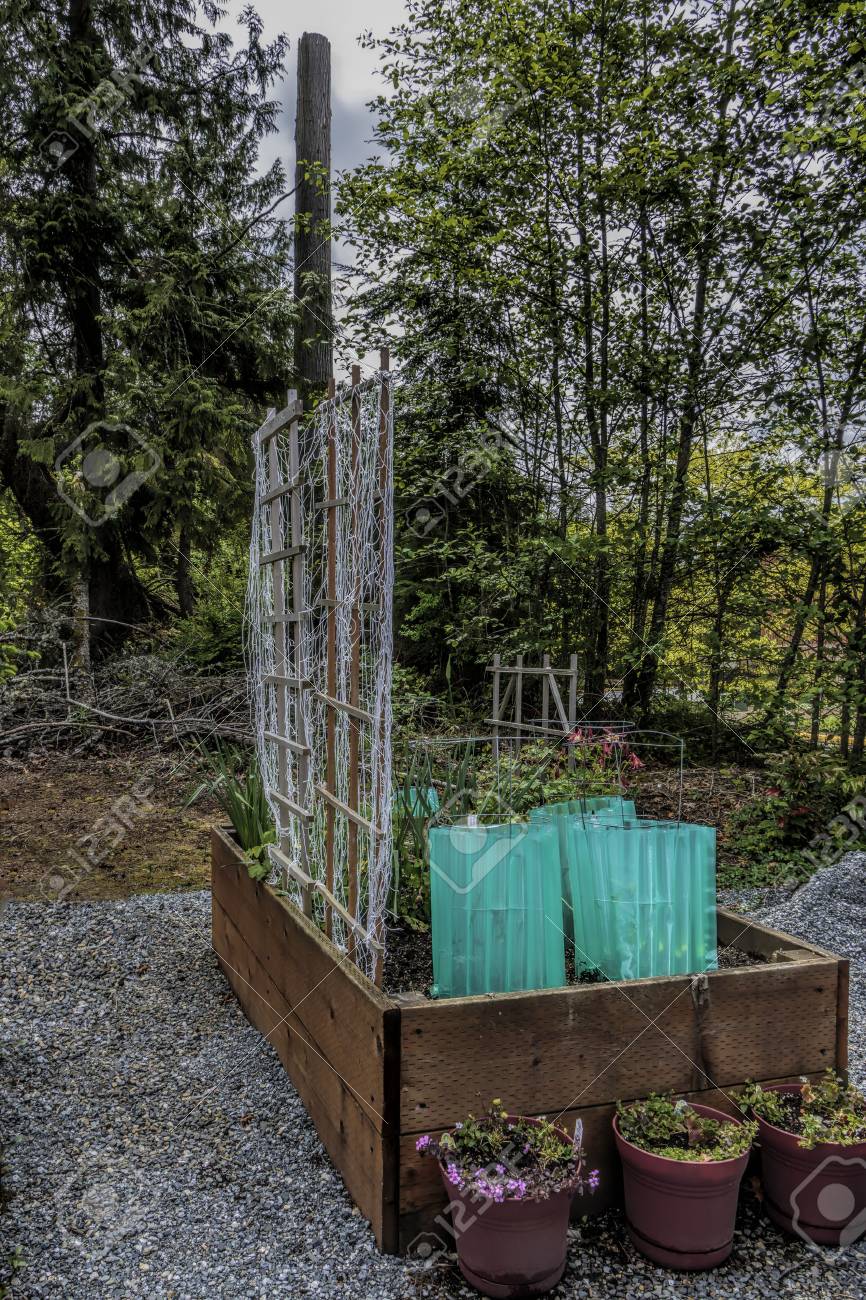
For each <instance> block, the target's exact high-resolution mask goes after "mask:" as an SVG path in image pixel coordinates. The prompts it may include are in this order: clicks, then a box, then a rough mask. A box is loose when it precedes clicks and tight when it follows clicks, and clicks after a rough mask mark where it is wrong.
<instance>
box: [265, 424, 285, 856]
mask: <svg viewBox="0 0 866 1300" xmlns="http://www.w3.org/2000/svg"><path fill="white" fill-rule="evenodd" d="M279 480H280V462H279V456H278V454H277V439H276V438H271V439H270V441H269V442H268V494H270V491H271V489H272V488H273V486H274V484H275V483H278V482H279ZM281 511H282V507H281V505H280V499H279V497H272V499H271V504H270V506H269V508H268V527H269V535H270V542H269V546H268V549H269V551H271V552H273V553H276V554H278V553H279V551H280V549H281V547H282V545H283V523H282V514H281ZM271 582H272V583H273V588H274V614H275V616H276V618H278V619H280V620H283V621H281V622H279V623H275V624H274V671H275V674H276V680H275V681H274V683H273V685H274V690H275V691H276V696H277V731H278V732H279V734H280V735H281V736H285V735H287V734H288V713H289V706H288V688H287V685H286V678H287V676H288V668H289V646H288V643H289V629H288V625H287V624H286V623H285V621H284V620H285V617H286V585H285V583H286V577H285V565H284V563H283V561H282V560H278V561H277V562H276V563H275V564H274V565H273V567H272V569H271ZM265 684H267V683H265ZM277 789H278V791H279V793H280V794H281V795H282V796H283V797H284V798H288V794H289V751H288V749H287V748H286V747H285V746H282V745H281V746H280V748H279V751H278V753H277ZM285 847H286V846H285V837H282V838H281V839H280V848H281V849H283V851H285Z"/></svg>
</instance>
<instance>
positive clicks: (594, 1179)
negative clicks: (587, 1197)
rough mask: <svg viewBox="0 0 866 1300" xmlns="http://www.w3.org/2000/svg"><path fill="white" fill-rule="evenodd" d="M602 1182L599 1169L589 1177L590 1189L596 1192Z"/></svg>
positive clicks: (594, 1170)
mask: <svg viewBox="0 0 866 1300" xmlns="http://www.w3.org/2000/svg"><path fill="white" fill-rule="evenodd" d="M600 1182H601V1178H600V1176H599V1172H598V1170H597V1169H593V1171H592V1173H591V1174H590V1175H589V1186H590V1189H591V1190H592V1191H593V1192H594V1191H595V1189H596V1187H598V1185H599V1183H600Z"/></svg>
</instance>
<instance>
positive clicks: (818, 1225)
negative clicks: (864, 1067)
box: [740, 1069, 866, 1246]
mask: <svg viewBox="0 0 866 1300" xmlns="http://www.w3.org/2000/svg"><path fill="white" fill-rule="evenodd" d="M740 1100H741V1103H742V1104H744V1105H746V1106H748V1107H749V1108H750V1109H751V1111H752V1114H753V1115H754V1116H755V1118H756V1119H757V1122H758V1137H759V1142H760V1147H761V1168H762V1175H763V1184H764V1203H765V1204H766V1207H767V1213H768V1214H769V1216H770V1218H771V1219H772V1220H773V1222H774V1223H776V1224H777V1225H778V1226H779V1227H780V1228H784V1229H785V1230H786V1231H787V1232H794V1233H796V1234H797V1235H798V1236H800V1237H803V1238H804V1240H806V1241H808V1242H812V1243H815V1244H817V1245H822V1246H847V1245H851V1244H852V1243H853V1242H855V1241H857V1240H858V1238H859V1237H861V1236H862V1235H863V1233H864V1232H866V1097H864V1095H863V1093H862V1092H859V1091H858V1090H857V1088H855V1087H853V1085H851V1084H849V1083H847V1082H846V1081H845V1080H844V1079H842V1078H840V1076H839V1075H837V1074H836V1073H835V1072H834V1071H833V1070H832V1069H830V1070H827V1072H826V1074H825V1075H824V1077H823V1078H822V1079H821V1080H820V1082H818V1083H811V1082H810V1081H809V1080H808V1079H803V1080H802V1081H801V1082H800V1083H793V1084H775V1085H773V1086H772V1087H769V1088H763V1087H761V1085H760V1084H757V1083H753V1084H750V1085H749V1087H748V1088H747V1089H746V1091H745V1092H744V1094H743V1096H742V1097H741V1099H740Z"/></svg>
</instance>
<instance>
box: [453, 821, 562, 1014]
mask: <svg viewBox="0 0 866 1300" xmlns="http://www.w3.org/2000/svg"><path fill="white" fill-rule="evenodd" d="M430 912H431V924H432V931H433V978H434V992H435V994H436V995H437V996H439V997H460V996H462V995H466V994H471V993H512V992H515V991H518V990H521V989H544V988H558V987H560V986H561V985H563V984H564V983H565V936H564V935H563V932H562V900H561V889H560V859H559V839H558V835H557V832H556V827H555V826H554V825H553V822H552V820H543V821H538V822H515V823H502V824H497V825H488V826H484V825H477V826H470V825H455V826H434V827H432V828H431V830H430Z"/></svg>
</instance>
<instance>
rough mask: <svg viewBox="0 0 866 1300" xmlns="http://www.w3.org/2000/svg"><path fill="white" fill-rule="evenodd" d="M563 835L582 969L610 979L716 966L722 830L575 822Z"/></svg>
mask: <svg viewBox="0 0 866 1300" xmlns="http://www.w3.org/2000/svg"><path fill="white" fill-rule="evenodd" d="M566 820H567V826H568V832H567V834H566V835H565V836H560V853H561V854H562V853H563V852H564V855H565V864H564V865H565V868H566V870H567V873H568V877H569V881H568V883H569V892H570V895H571V903H572V906H573V910H574V922H573V925H574V942H575V948H576V951H577V959H578V965H580V966H582V967H586V968H597V969H599V970H600V971H601V972H602V973H603V974H604V975H605V976H606V977H607V978H608V979H641V978H644V977H647V976H653V975H682V974H694V973H696V972H699V971H704V970H711V969H715V966H716V944H717V938H716V832H715V830H714V828H713V827H712V826H697V825H693V824H692V823H689V822H666V821H639V820H638V819H637V818H632V819H628V818H627V819H625V821H620V820H618V819H616V818H610V819H609V820H608V819H607V818H606V817H604V816H601V817H595V818H591V817H590V818H587V817H572V818H568V819H566Z"/></svg>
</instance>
